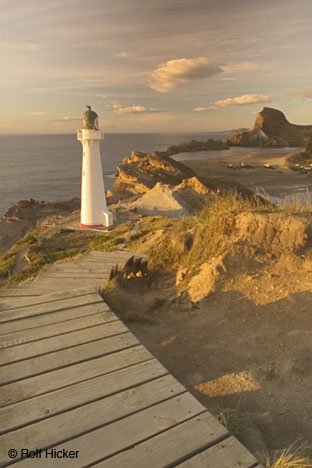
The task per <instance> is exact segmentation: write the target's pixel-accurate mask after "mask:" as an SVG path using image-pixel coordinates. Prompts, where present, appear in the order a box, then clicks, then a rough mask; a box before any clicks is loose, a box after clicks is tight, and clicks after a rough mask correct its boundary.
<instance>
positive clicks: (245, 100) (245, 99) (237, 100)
mask: <svg viewBox="0 0 312 468" xmlns="http://www.w3.org/2000/svg"><path fill="white" fill-rule="evenodd" d="M273 100H274V98H273V97H272V96H264V95H263V94H243V95H242V96H237V97H234V98H227V99H220V100H219V101H216V102H215V103H214V104H215V105H216V106H220V107H228V106H246V105H248V104H256V103H258V102H272V101H273Z"/></svg>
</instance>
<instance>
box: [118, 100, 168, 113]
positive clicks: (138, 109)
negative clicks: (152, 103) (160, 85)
mask: <svg viewBox="0 0 312 468" xmlns="http://www.w3.org/2000/svg"><path fill="white" fill-rule="evenodd" d="M113 111H114V112H116V113H117V114H143V113H152V114H154V113H158V112H166V111H167V109H155V108H152V107H150V108H147V107H145V106H141V105H132V106H124V105H122V104H120V103H119V102H114V103H113Z"/></svg>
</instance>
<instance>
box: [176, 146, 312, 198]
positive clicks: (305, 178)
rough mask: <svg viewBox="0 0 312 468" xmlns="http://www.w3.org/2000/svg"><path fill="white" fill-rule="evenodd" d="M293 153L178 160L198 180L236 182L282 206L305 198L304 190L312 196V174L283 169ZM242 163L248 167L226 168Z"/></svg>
mask: <svg viewBox="0 0 312 468" xmlns="http://www.w3.org/2000/svg"><path fill="white" fill-rule="evenodd" d="M297 151H299V150H298V149H297ZM293 152H294V149H291V150H290V149H285V150H283V151H282V150H269V149H268V150H261V151H259V150H258V149H254V148H250V149H248V150H246V151H244V152H241V151H235V149H234V151H232V152H231V153H229V154H228V155H226V156H225V157H223V155H222V157H220V156H219V157H215V156H213V157H209V156H208V154H207V158H205V159H204V158H201V159H196V158H194V159H179V157H178V158H177V159H178V160H180V161H181V162H183V164H185V165H186V166H188V167H190V168H191V169H192V170H193V171H194V172H196V174H197V175H199V176H209V177H220V178H223V179H226V180H235V181H237V182H239V183H241V184H243V185H244V186H246V187H247V188H249V189H251V190H253V191H255V192H258V193H260V194H262V195H264V194H266V195H268V196H269V197H270V198H272V199H275V200H276V201H278V200H280V201H281V202H282V201H283V200H286V201H287V200H289V199H291V198H294V197H296V196H298V195H299V196H300V198H302V197H301V195H302V194H304V196H306V193H307V190H308V191H309V192H312V174H302V173H299V172H296V171H293V170H292V169H289V168H288V167H286V166H285V160H286V158H287V156H289V155H290V154H291V153H293ZM241 163H243V164H244V165H245V166H248V165H250V166H251V167H244V166H242V167H238V168H236V169H235V168H233V167H228V166H229V165H230V164H233V166H236V165H237V166H239V165H240V164H241ZM265 165H270V166H271V167H265ZM310 201H311V200H310Z"/></svg>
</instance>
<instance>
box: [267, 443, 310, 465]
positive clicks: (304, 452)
mask: <svg viewBox="0 0 312 468" xmlns="http://www.w3.org/2000/svg"><path fill="white" fill-rule="evenodd" d="M308 452H309V447H308V446H307V445H306V444H304V443H300V442H298V441H296V442H294V443H293V444H291V445H290V447H288V448H287V449H284V450H280V451H276V452H275V453H274V454H273V455H268V454H267V453H264V454H260V455H259V456H260V460H261V463H263V465H264V467H265V468H312V458H311V456H310V455H309V454H308Z"/></svg>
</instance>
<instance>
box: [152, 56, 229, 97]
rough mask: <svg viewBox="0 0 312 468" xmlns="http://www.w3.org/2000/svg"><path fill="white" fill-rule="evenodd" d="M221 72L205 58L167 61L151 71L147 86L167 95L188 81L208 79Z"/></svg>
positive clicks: (220, 69)
mask: <svg viewBox="0 0 312 468" xmlns="http://www.w3.org/2000/svg"><path fill="white" fill-rule="evenodd" d="M221 72H222V68H221V67H220V66H219V65H217V64H216V63H213V62H211V61H210V60H209V59H208V58H207V57H198V58H193V59H186V58H181V59H176V60H169V61H168V62H165V63H162V64H161V65H159V66H158V67H157V68H155V69H154V70H153V71H152V73H151V75H150V79H149V86H150V88H152V89H154V90H155V91H158V92H159V93H167V92H169V91H173V90H174V89H177V88H180V87H182V86H184V85H185V84H187V83H188V82H190V81H193V80H201V79H205V78H210V77H211V76H213V75H216V74H217V73H221Z"/></svg>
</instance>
